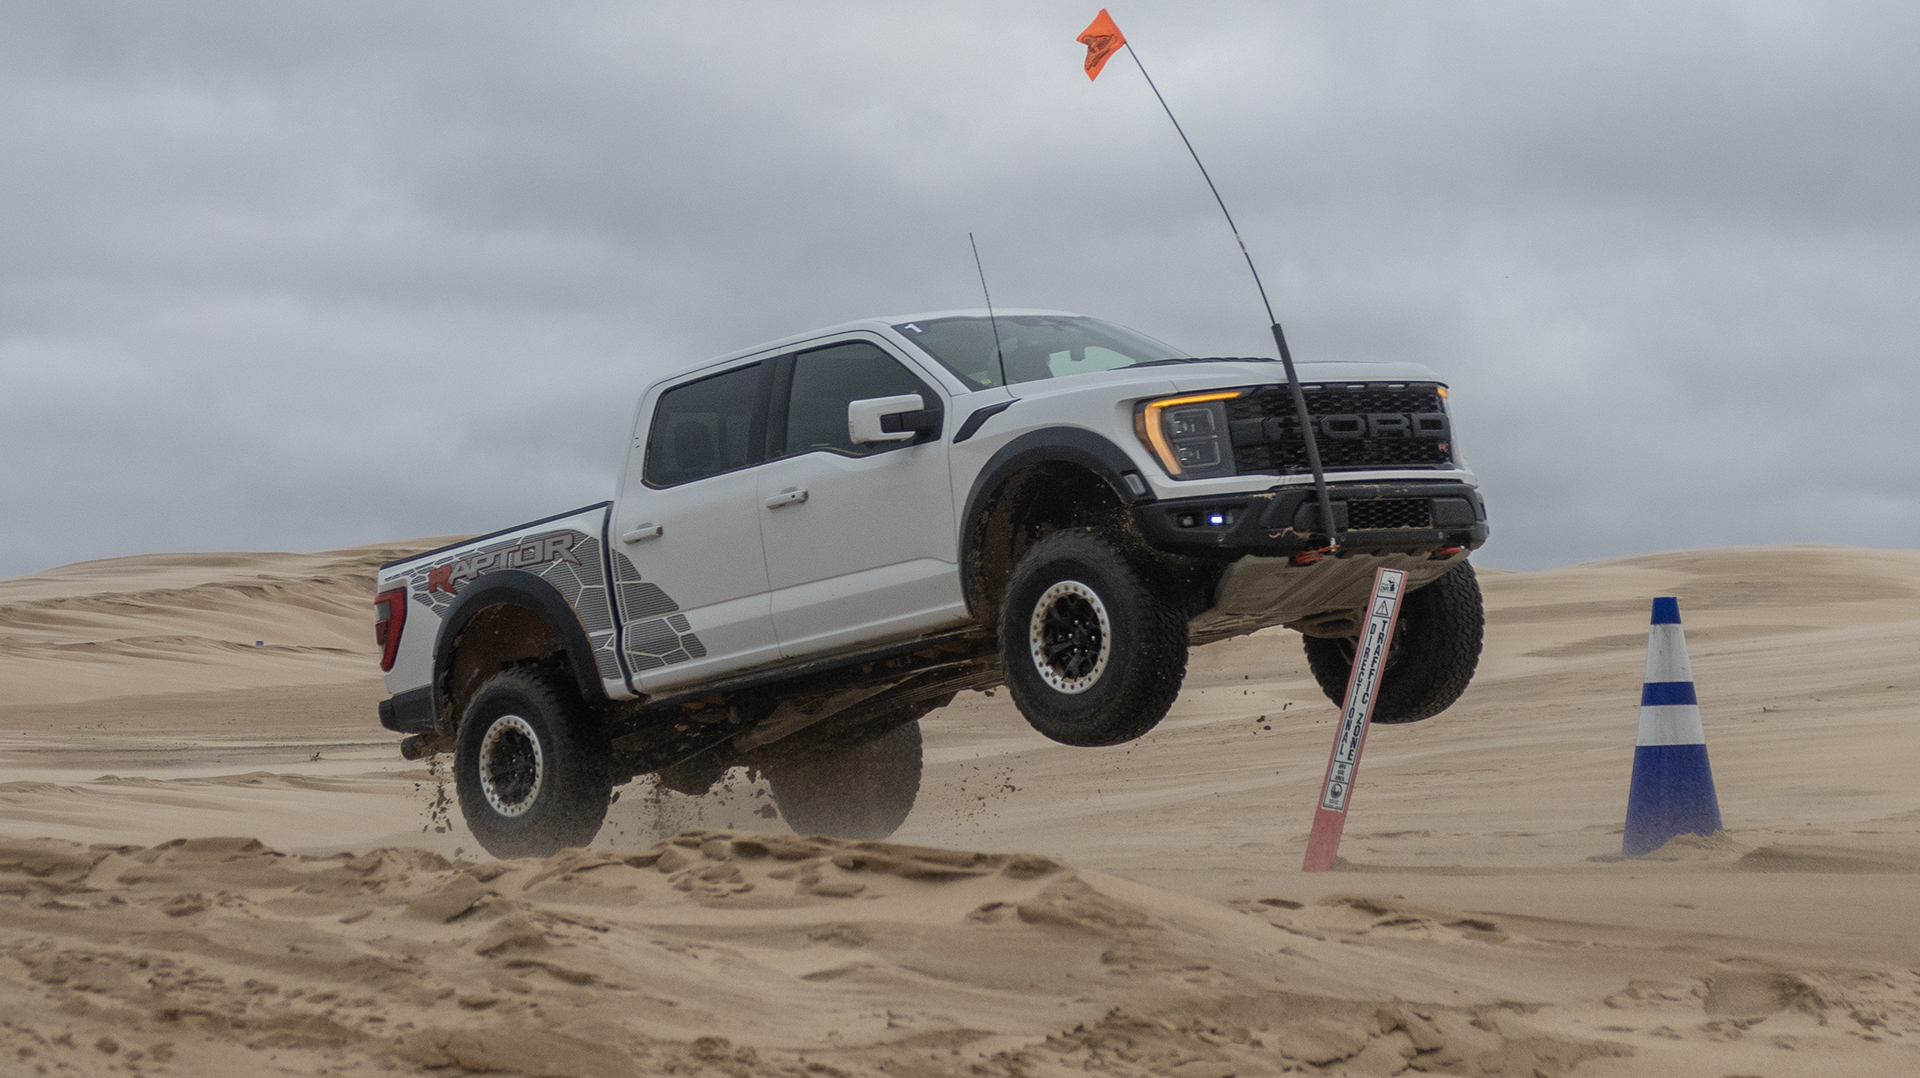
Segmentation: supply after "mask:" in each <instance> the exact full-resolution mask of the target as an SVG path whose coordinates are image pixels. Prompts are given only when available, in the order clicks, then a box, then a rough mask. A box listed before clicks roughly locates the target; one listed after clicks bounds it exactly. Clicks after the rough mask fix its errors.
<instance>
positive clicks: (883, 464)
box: [375, 311, 1487, 856]
mask: <svg viewBox="0 0 1920 1078" xmlns="http://www.w3.org/2000/svg"><path fill="white" fill-rule="evenodd" d="M1299 370H1300V377H1299V382H1300V383H1301V385H1302V389H1303V395H1304V400H1305V403H1306V408H1305V410H1306V412H1307V413H1308V416H1309V421H1310V422H1311V424H1312V425H1313V426H1312V431H1313V434H1314V437H1315V441H1316V443H1317V445H1318V451H1319V455H1320V457H1321V459H1322V461H1323V463H1324V469H1325V473H1326V474H1327V475H1328V476H1330V477H1331V480H1330V482H1329V483H1328V487H1329V490H1328V493H1329V494H1330V496H1331V508H1332V513H1333V516H1334V519H1333V521H1332V522H1331V523H1332V525H1333V528H1332V529H1331V530H1330V529H1329V528H1328V523H1329V522H1328V521H1327V520H1326V513H1325V511H1324V509H1323V508H1322V501H1321V500H1320V499H1318V498H1317V497H1316V494H1315V486H1314V480H1313V477H1312V476H1311V475H1310V474H1309V471H1310V469H1309V462H1308V459H1307V456H1306V453H1305V450H1306V448H1307V447H1306V439H1305V438H1304V437H1303V431H1302V427H1301V423H1300V422H1299V419H1298V416H1299V414H1300V410H1299V409H1298V408H1297V407H1296V403H1295V400H1294V397H1293V396H1292V394H1291V391H1290V388H1289V384H1288V383H1287V382H1286V380H1285V378H1284V375H1283V374H1282V373H1281V364H1279V363H1278V362H1275V361H1272V360H1263V359H1237V358H1196V357H1192V356H1188V355H1186V354H1184V353H1182V352H1181V351H1179V350H1178V349H1175V348H1172V347H1169V346H1167V345H1165V344H1162V343H1160V342H1159V341H1156V340H1153V339H1152V338H1149V337H1146V336H1144V335H1142V334H1139V333H1137V332H1134V331H1132V330H1128V329H1124V328H1122V327H1120V326H1117V325H1114V324H1112V323H1109V322H1104V321H1100V320H1098V319H1093V318H1086V317H1082V316H1078V315H1072V314H1063V313H1058V312H1047V311H1008V312H1001V313H999V314H998V316H997V317H990V316H989V314H988V313H987V312H974V311H958V312H948V313H941V314H930V315H924V316H920V317H909V318H882V319H873V320H869V321H860V322H851V323H848V324H845V325H840V326H834V327H831V328H829V329H823V330H819V331H817V332H813V333H806V334H801V335H799V336H795V337H789V338H787V339H785V340H781V341H775V342H773V343H771V344H767V345H763V346H761V347H758V348H754V349H750V350H748V351H744V352H739V353H736V354H734V355H730V356H727V357H725V358H722V359H718V360H714V361H712V362H709V363H706V364H703V365H701V366H699V367H697V368H694V369H691V370H687V371H684V372H682V373H679V374H676V375H673V376H672V377H668V378H662V379H660V380H659V381H657V382H655V383H653V384H652V385H650V386H648V387H647V388H646V389H645V390H644V392H642V393H641V395H640V401H639V406H638V410H637V412H636V415H635V419H634V424H633V435H632V438H631V439H630V440H629V442H628V443H627V448H626V461H625V466H624V468H623V470H622V472H621V476H620V481H619V488H618V491H617V494H616V497H615V498H614V500H613V501H610V502H603V503H601V504H599V505H592V506H588V507H586V508H584V509H578V510H574V511H572V512H568V513H561V514H559V515H556V516H552V517H547V518H545V519H543V520H537V521H533V522H531V523H528V524H522V525H520V526H518V527H514V528H509V529H506V530H504V531H500V532H496V533H494V534H492V535H487V536H483V537H481V538H478V539H474V540H470V541H467V542H463V543H459V544H456V545H454V546H450V547H446V548H443V549H440V550H435V551H431V552H429V553H426V554H422V555H419V556H417V557H413V558H409V559H406V560H404V561H398V562H394V563H392V564H389V565H386V566H383V567H382V568H381V570H380V574H379V585H378V588H377V598H376V602H375V607H376V617H377V621H376V635H377V638H378V640H379V642H380V646H381V649H382V654H381V659H380V664H381V669H383V670H384V671H386V679H387V688H388V690H389V692H390V693H391V694H392V695H391V699H388V700H385V701H383V702H382V703H381V705H380V719H381V722H382V723H383V724H384V725H385V726H386V727H387V728H388V729H391V730H394V731H396V732H400V733H405V734H408V735H410V736H408V737H407V738H406V740H405V741H404V742H403V743H402V752H403V753H404V754H405V755H406V756H407V757H408V758H410V759H419V758H422V757H425V756H430V755H433V754H437V753H442V752H447V751H451V752H452V754H453V760H454V764H453V773H454V776H455V788H456V791H457V794H458V799H459V803H460V808H461V811H462V813H463V814H464V816H465V818H466V821H467V823H468V825H469V826H470V827H471V828H472V830H473V833H474V835H475V837H476V838H478V839H479V841H480V843H481V844H482V845H483V846H485V847H486V849H487V850H488V851H490V852H492V853H494V854H495V855H498V856H520V855H529V854H544V853H550V852H552V851H553V850H555V849H558V848H561V847H564V846H574V845H584V844H585V843H587V842H588V841H590V840H591V839H592V838H593V836H594V834H595V833H596V832H597V831H598V830H599V827H600V825H601V822H602V820H603V819H604V817H605V814H606V811H607V805H608V800H609V797H610V795H611V791H612V788H613V787H614V786H615V785H616V784H618V783H621V782H625V781H628V780H630V779H632V778H634V777H637V776H641V775H647V774H653V775H657V776H658V781H659V782H660V783H661V784H663V785H664V786H666V787H668V788H670V789H674V790H680V791H684V792H688V793H701V792H705V791H706V790H707V789H708V788H709V787H710V786H711V785H712V783H714V782H715V781H717V780H718V778H719V777H720V776H721V775H722V774H724V773H725V772H726V770H727V769H728V768H730V767H732V766H735V765H743V766H747V767H750V768H754V769H757V770H758V771H759V772H760V773H761V774H762V775H764V776H765V778H766V779H767V781H768V783H769V785H770V787H771V790H772V793H773V796H774V799H775V802H776V804H777V805H778V807H779V809H780V812H781V814H782V815H783V816H784V817H785V818H786V820H787V822H788V824H789V825H790V826H792V827H793V828H794V829H795V830H799V831H814V832H826V833H831V834H837V835H841V836H846V837H856V838H882V837H885V836H887V835H889V834H891V833H892V832H893V830H894V829H895V828H896V827H898V826H899V825H900V823H901V822H902V821H903V820H904V819H905V817H906V815H907V813H908V811H909V810H910V809H911V808H912V806H913V802H914V798H915V796H916V795H917V793H918V790H919V783H920V765H921V745H920V729H919V719H920V718H921V717H922V716H924V715H926V714H927V713H929V712H931V711H933V710H935V709H937V708H940V707H942V706H944V705H945V704H946V703H947V702H949V701H950V700H952V699H953V697H954V695H955V694H956V693H958V692H961V691H963V690H969V689H986V688H990V687H994V686H998V685H1003V684H1004V685H1005V686H1006V687H1007V689H1008V690H1009V693H1010V695H1011V696H1012V698H1013V701H1014V703H1015V704H1016V705H1017V706H1018V708H1019V710H1020V712H1021V713H1022V714H1023V715H1024V716H1025V717H1026V719H1027V721H1028V722H1029V723H1031V724H1032V725H1033V727H1034V728H1035V729H1036V730H1038V731H1039V732H1040V733H1042V734H1044V735H1046V736H1047V737H1049V738H1052V739H1054V740H1055V741H1059V742H1063V743H1066V744H1069V745H1113V744H1118V743H1120V742H1124V741H1127V740H1130V739H1132V738H1136V737H1139V736H1140V735H1141V734H1143V733H1145V732H1146V731H1148V730H1149V729H1151V728H1152V727H1153V725H1154V724H1155V723H1157V722H1158V721H1159V720H1160V719H1161V717H1162V716H1163V715H1165V714H1166V712H1167V709H1168V708H1169V707H1170V706H1171V705H1172V703H1173V700H1174V698H1175V696H1176V695H1177V694H1178V693H1179V690H1180V683H1181V679H1182V678H1183V676H1184V675H1185V671H1186V663H1187V652H1188V649H1189V648H1190V647H1192V646H1194V645H1198V644H1204V643H1207V642H1209V641H1214V640H1221V639H1224V638H1227V637H1232V636H1238V635H1242V634H1245V633H1251V632H1253V631H1255V630H1257V629H1262V628H1266V627H1268V626H1273V625H1285V626H1289V627H1291V628H1293V629H1296V630H1298V631H1299V632H1300V633H1301V634H1303V636H1304V638H1305V643H1306V653H1307V659H1308V663H1309V665H1310V667H1311V669H1312V671H1313V673H1314V675H1315V677H1316V678H1317V680H1318V681H1319V683H1320V685H1321V687H1322V688H1323V689H1324V690H1325V691H1326V693H1327V694H1328V696H1329V697H1331V698H1332V699H1334V700H1335V701H1336V702H1338V701H1339V700H1340V699H1341V697H1342V695H1343V693H1344V691H1345V687H1346V681H1347V675H1348V669H1349V666H1350V664H1351V661H1352V655H1353V647H1354V639H1355V637H1356V635H1357V633H1358V625H1359V623H1358V620H1357V612H1358V611H1359V610H1360V608H1361V607H1362V606H1363V605H1364V603H1365V601H1366V597H1367V591H1368V588H1369V586H1370V584H1371V581H1372V578H1373V571H1374V569H1375V568H1376V567H1378V566H1381V565H1386V566H1392V567H1394V568H1398V569H1403V570H1405V571H1406V572H1407V573H1408V583H1409V586H1410V587H1411V588H1413V589H1415V590H1413V591H1412V592H1411V594H1410V595H1409V596H1408V598H1407V601H1406V606H1405V607H1404V612H1403V616H1402V618H1401V621H1400V629H1399V632H1398V635H1397V636H1396V639H1395V641H1394V643H1393V645H1392V647H1391V652H1390V658H1389V660H1388V667H1387V671H1386V674H1385V679H1384V684H1383V687H1382V689H1381V691H1380V696H1379V698H1378V703H1377V706H1376V710H1375V712H1374V720H1375V721H1377V722H1388V723H1392V722H1412V721H1415V720H1419V719H1423V718H1426V717H1428V716H1431V715H1433V714H1435V713H1437V712H1439V711H1441V710H1443V709H1444V708H1446V707H1447V706H1448V705H1450V704H1452V703H1453V702H1454V700H1455V699H1456V698H1457V697H1458V696H1459V694H1460V692H1461V691H1462V690H1463V689H1464V688H1465V687H1466V685H1467V682H1468V680H1469V679H1470V678H1471V677H1472V674H1473V669H1474V666H1475V664H1476V662H1477V661H1478V658H1479V653H1480V641H1481V624H1482V621H1481V605H1480V592H1479V587H1478V585H1477V584H1476V582H1475V580H1474V575H1473V569H1472V567H1471V566H1470V565H1469V564H1468V563H1467V560H1466V559H1467V556H1468V554H1469V552H1470V551H1472V550H1474V549H1475V548H1477V547H1479V546H1480V545H1481V544H1482V543H1484V542H1485V540H1486V536H1487V523H1486V510H1485V507H1484V504H1483V503H1482V501H1481V498H1480V495H1479V493H1478V492H1477V490H1476V483H1475V479H1474V476H1473V473H1472V472H1471V471H1470V470H1469V469H1468V468H1467V466H1466V464H1465V462H1464V460H1463V459H1462V457H1461V453H1460V448H1459V444H1458V442H1457V441H1456V440H1455V437H1454V431H1453V423H1452V420H1451V418H1450V416H1449V412H1448V407H1447V387H1446V386H1445V385H1443V384H1442V383H1440V382H1439V381H1438V380H1437V379H1436V378H1435V377H1434V376H1433V374H1432V373H1430V372H1429V371H1427V370H1426V369H1425V368H1422V367H1419V366H1415V365H1410V364H1405V363H1367V362H1353V363H1311V364H1302V365H1301V366H1300V368H1299ZM1331 534H1337V535H1338V536H1339V545H1338V546H1337V547H1334V548H1332V549H1329V548H1330V545H1331V544H1329V542H1328V539H1329V537H1330V535H1331Z"/></svg>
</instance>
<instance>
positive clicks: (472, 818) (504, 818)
mask: <svg viewBox="0 0 1920 1078" xmlns="http://www.w3.org/2000/svg"><path fill="white" fill-rule="evenodd" d="M608 755H609V746H608V741H607V734H606V731H605V729H604V728H603V727H602V726H601V723H600V720H599V717H598V716H597V715H595V714H594V713H593V712H592V710H591V709H589V708H588V707H587V706H586V705H585V704H583V703H582V702H581V700H580V694H579V692H578V691H577V690H576V689H575V688H574V686H573V683H572V681H571V680H570V679H569V678H568V677H567V676H566V675H565V674H564V673H561V672H558V671H554V670H550V669H546V668H540V667H520V668H516V669H512V670H504V671H502V672H500V673H498V674H495V675H494V676H492V677H491V678H488V679H487V680H486V682H484V683H483V684H482V685H481V686H480V688H479V690H478V691H476V692H475V693H474V694H473V699H472V700H471V701H470V702H469V703H468V704H467V710H466V714H465V715H464V716H463V717H462V718H461V720H460V733H459V737H458V739H457V740H456V742H455V745H454V788H455V790H456V792H457V793H458V795H459V799H460V813H461V815H462V816H464V817H465V818H466V821H467V827H468V828H469V829H471V830H472V831H473V837H474V838H476V839H478V840H479V841H480V845H481V846H483V847H484V848H485V849H486V851H487V852H488V853H490V854H492V855H494V856H495V857H546V856H548V855H550V854H552V853H554V852H555V851H557V850H561V849H565V848H566V847H568V846H585V845H586V844H587V843H589V842H592V841H593V836H594V835H596V834H598V833H599V831H600V824H601V822H602V821H603V820H604V819H605V818H606V815H607V797H608V795H609V794H610V793H611V792H612V790H613V780H612V775H611V773H610V771H609V770H608V767H607V758H608Z"/></svg>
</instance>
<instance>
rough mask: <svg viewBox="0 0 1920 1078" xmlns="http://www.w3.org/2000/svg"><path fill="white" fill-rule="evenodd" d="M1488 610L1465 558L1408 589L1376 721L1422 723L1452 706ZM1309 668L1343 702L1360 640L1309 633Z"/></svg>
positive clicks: (1468, 675)
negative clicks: (1484, 610)
mask: <svg viewBox="0 0 1920 1078" xmlns="http://www.w3.org/2000/svg"><path fill="white" fill-rule="evenodd" d="M1485 630H1486V616H1485V614H1484V612H1483V611H1482V608H1481V604H1480V582H1479V580H1478V579H1476V578H1475V577H1474V575H1473V566H1472V565H1470V564H1468V563H1467V562H1461V563H1460V564H1459V565H1456V566H1454V567H1453V568H1452V569H1449V570H1447V572H1446V573H1445V574H1444V575H1442V576H1441V577H1440V578H1439V579H1438V580H1435V581H1433V582H1432V583H1431V584H1428V585H1427V586H1425V587H1423V588H1421V589H1419V590H1418V591H1413V592H1409V593H1408V594H1407V597H1406V600H1405V601H1404V603H1403V604H1402V606H1401V608H1400V624H1399V625H1398V626H1397V627H1396V628H1395V630H1394V635H1393V643H1392V645H1390V646H1389V647H1388V649H1387V662H1386V667H1385V669H1383V670H1382V671H1381V674H1380V694H1379V696H1378V698H1377V699H1376V700H1375V701H1374V705H1373V721H1374V722H1379V723H1389V724H1392V723H1403V722H1419V721H1420V720H1421V719H1430V718H1432V717H1433V716H1435V715H1438V714H1440V713H1441V712H1442V711H1445V710H1446V709H1447V708H1449V707H1452V706H1453V702H1454V701H1455V700H1458V699H1460V694H1461V693H1463V692H1465V691H1466V690H1467V684H1468V683H1469V682H1471V681H1472V680H1473V670H1474V667H1475V666H1478V665H1479V663H1480V644H1481V640H1482V637H1483V636H1484V634H1485ZM1304 639H1305V641H1306V648H1307V666H1308V667H1310V668H1311V669H1312V670H1313V677H1314V680H1315V681H1318V682H1319V683H1320V691H1322V692H1324V693H1326V694H1327V699H1329V700H1332V701H1333V702H1334V703H1335V704H1345V703H1346V698H1347V679H1348V677H1349V676H1350V675H1351V674H1352V671H1353V653H1354V650H1355V648H1356V647H1357V646H1358V644H1359V641H1358V640H1357V639H1335V638H1329V637H1318V636H1309V637H1305V638H1304Z"/></svg>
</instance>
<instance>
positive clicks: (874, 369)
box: [783, 341, 940, 457]
mask: <svg viewBox="0 0 1920 1078" xmlns="http://www.w3.org/2000/svg"><path fill="white" fill-rule="evenodd" d="M907 393H917V394H919V395H920V400H921V405H920V406H921V407H922V408H938V407H940V397H939V395H938V394H936V393H935V392H934V391H933V390H931V389H929V388H927V384H926V383H925V382H922V381H921V380H920V379H919V378H918V377H916V376H915V375H914V374H913V372H912V371H909V370H908V369H907V368H906V365H905V364H903V363H901V362H900V361H899V360H897V359H895V358H893V357H892V356H890V355H888V354H887V353H886V352H884V351H882V350H881V349H880V348H879V347H878V346H876V345H872V344H868V343H867V342H865V341H849V342H847V343H846V344H836V345H832V346H830V347H827V348H822V349H819V350H818V351H813V352H802V353H800V354H799V355H797V356H795V357H793V388H792V391H791V392H790V393H789V395H788V398H787V414H786V439H785V445H784V447H783V448H784V450H785V452H786V454H787V455H788V456H792V455H794V454H797V453H808V452H812V451H813V450H816V449H829V450H832V451H834V452H836V453H844V454H846V455H848V456H856V457H860V456H866V455H867V454H869V453H877V452H882V451H884V450H888V449H898V448H900V447H901V444H902V443H898V442H878V443H874V444H871V445H855V444H854V442H853V439H852V437H850V434H849V431H848V430H847V405H849V404H851V403H853V402H854V401H858V400H871V399H872V398H874V397H897V396H901V395H903V394H907Z"/></svg>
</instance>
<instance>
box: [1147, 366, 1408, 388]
mask: <svg viewBox="0 0 1920 1078" xmlns="http://www.w3.org/2000/svg"><path fill="white" fill-rule="evenodd" d="M1160 369H1161V370H1163V371H1165V372H1166V378H1167V380H1168V381H1170V382H1172V383H1173V385H1174V389H1175V390H1176V391H1177V392H1181V393H1186V392H1198V391H1201V390H1207V389H1221V388H1225V387H1227V386H1245V385H1279V384H1282V383H1284V382H1286V380H1287V370H1286V368H1285V367H1283V366H1281V365H1280V364H1279V363H1278V362H1273V363H1247V362H1234V361H1231V360H1228V361H1222V362H1217V363H1208V362H1200V363H1181V364H1169V365H1167V366H1165V367H1162V368H1160ZM1294 369H1295V370H1296V371H1298V372H1299V374H1300V381H1301V382H1302V383H1313V382H1438V381H1440V380H1441V379H1440V378H1439V377H1438V376H1437V375H1435V374H1434V373H1433V371H1431V370H1429V369H1427V368H1426V367H1425V366H1422V365H1421V364H1418V363H1369V362H1353V363H1328V362H1316V363H1300V362H1295V363H1294Z"/></svg>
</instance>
